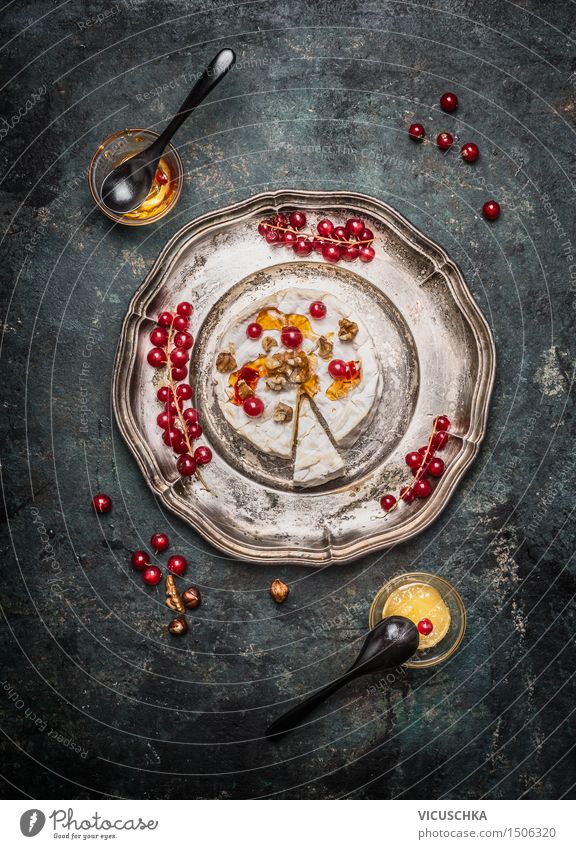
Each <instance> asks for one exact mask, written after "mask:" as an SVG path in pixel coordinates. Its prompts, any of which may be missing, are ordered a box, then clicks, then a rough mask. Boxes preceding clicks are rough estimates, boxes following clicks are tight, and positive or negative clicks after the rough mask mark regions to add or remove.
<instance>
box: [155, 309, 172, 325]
mask: <svg viewBox="0 0 576 849" xmlns="http://www.w3.org/2000/svg"><path fill="white" fill-rule="evenodd" d="M158 324H160V325H161V326H162V327H170V326H171V325H172V313H171V312H161V313H160V315H159V316H158Z"/></svg>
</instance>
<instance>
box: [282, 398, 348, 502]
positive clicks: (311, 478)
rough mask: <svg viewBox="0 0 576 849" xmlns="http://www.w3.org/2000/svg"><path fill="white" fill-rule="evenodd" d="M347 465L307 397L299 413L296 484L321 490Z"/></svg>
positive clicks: (301, 404) (303, 399)
mask: <svg viewBox="0 0 576 849" xmlns="http://www.w3.org/2000/svg"><path fill="white" fill-rule="evenodd" d="M343 469H344V461H343V460H342V457H341V456H340V454H339V453H338V451H337V450H336V449H335V448H334V446H333V445H332V443H331V442H330V440H329V438H328V435H327V434H326V431H325V430H324V428H323V427H322V425H321V424H320V422H319V420H318V417H317V416H316V413H315V412H314V410H313V409H312V406H311V404H310V401H309V400H308V398H306V396H303V397H302V399H301V400H300V407H299V410H298V436H297V441H296V456H295V458H294V477H293V480H294V483H295V484H298V485H299V486H317V485H318V484H321V483H324V482H325V481H329V480H332V478H335V477H338V475H340V474H341V472H342V470H343Z"/></svg>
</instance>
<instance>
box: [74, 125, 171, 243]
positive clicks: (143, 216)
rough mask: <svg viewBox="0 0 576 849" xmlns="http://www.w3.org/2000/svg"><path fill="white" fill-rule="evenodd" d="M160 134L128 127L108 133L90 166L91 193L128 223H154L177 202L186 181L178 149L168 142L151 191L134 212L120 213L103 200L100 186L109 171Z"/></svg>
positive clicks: (114, 216) (106, 212)
mask: <svg viewBox="0 0 576 849" xmlns="http://www.w3.org/2000/svg"><path fill="white" fill-rule="evenodd" d="M157 138H158V133H155V132H153V130H141V129H126V130H120V131H119V132H118V133H114V134H113V135H111V136H108V138H107V139H104V141H103V142H102V143H101V144H100V145H99V146H98V149H97V150H96V152H95V153H94V156H93V157H92V161H91V162H90V168H89V169H88V185H89V187H90V194H91V195H92V197H93V198H94V201H95V203H96V204H97V205H98V207H99V208H100V209H101V210H102V212H103V213H104V215H107V216H108V218H111V219H112V221H117V222H118V223H119V224H127V225H128V226H129V227H140V226H141V225H142V224H152V223H153V222H155V221H159V220H160V218H163V217H164V215H166V213H167V212H170V210H171V209H172V208H173V207H174V206H175V204H176V202H177V201H178V198H179V197H180V193H181V192H182V186H183V184H184V166H183V164H182V160H181V158H180V155H179V153H178V151H177V150H176V149H175V148H173V147H172V145H170V144H169V145H167V146H166V148H165V149H164V153H163V154H162V157H161V159H160V162H159V163H158V169H157V171H156V174H155V176H154V181H153V183H152V187H151V188H150V192H149V193H148V196H147V198H146V199H145V200H144V202H143V203H142V204H141V205H140V206H139V207H138V209H135V210H134V211H133V212H127V213H125V214H124V215H118V214H117V213H115V212H112V210H111V209H108V207H107V206H106V204H105V203H104V202H103V201H102V196H101V192H100V190H101V187H102V183H103V182H104V179H105V178H106V177H107V176H108V174H109V173H110V171H112V170H113V169H114V168H116V166H117V165H120V163H121V162H124V160H125V159H129V158H130V157H131V156H134V155H135V154H137V153H140V151H141V150H143V149H144V148H145V147H148V145H150V144H152V142H153V141H154V140H155V139H157Z"/></svg>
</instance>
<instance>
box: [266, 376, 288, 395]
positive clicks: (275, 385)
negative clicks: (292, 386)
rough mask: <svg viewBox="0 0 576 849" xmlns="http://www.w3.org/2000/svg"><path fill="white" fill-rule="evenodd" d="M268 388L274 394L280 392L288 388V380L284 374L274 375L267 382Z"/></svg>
mask: <svg viewBox="0 0 576 849" xmlns="http://www.w3.org/2000/svg"><path fill="white" fill-rule="evenodd" d="M266 386H267V387H268V389H271V390H272V391H273V392H280V391H281V390H282V389H284V387H285V386H286V378H285V377H284V375H283V374H274V375H272V377H269V378H268V379H267V380H266Z"/></svg>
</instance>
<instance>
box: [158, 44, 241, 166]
mask: <svg viewBox="0 0 576 849" xmlns="http://www.w3.org/2000/svg"><path fill="white" fill-rule="evenodd" d="M235 61H236V55H235V53H234V51H233V50H230V48H229V47H225V48H224V50H221V51H220V53H217V54H216V56H215V57H214V58H213V59H212V61H211V62H210V64H209V65H208V67H207V68H206V70H205V71H204V73H203V74H202V76H201V77H200V79H199V80H198V81H197V82H196V83H195V85H194V88H193V89H192V91H191V92H190V94H189V95H188V97H187V98H186V100H185V101H184V103H183V104H182V106H181V107H180V109H179V110H178V112H177V113H176V115H175V116H174V118H172V120H171V121H170V123H169V124H168V126H167V127H166V129H165V130H164V131H163V132H162V133H161V134H160V135H159V136H158V138H157V139H156V141H155V142H154V145H153V147H154V148H155V149H156V150H155V152H156V153H157V154H158V156H159V155H160V154H161V153H162V151H163V150H164V148H165V147H166V145H167V144H168V142H169V141H170V139H171V138H172V136H173V135H174V133H175V132H176V130H177V129H178V128H179V127H181V126H182V124H183V123H184V121H185V120H186V118H187V117H188V116H189V115H190V113H191V112H192V111H193V110H194V109H196V107H197V106H198V105H199V104H200V103H202V101H203V100H204V98H205V97H207V96H208V95H209V94H210V92H211V91H212V89H213V88H214V86H217V85H218V83H219V82H220V81H221V80H223V79H224V77H225V76H226V74H227V73H228V71H229V70H230V68H231V67H232V66H233V65H234V62H235Z"/></svg>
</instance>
